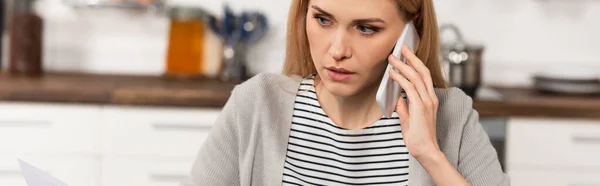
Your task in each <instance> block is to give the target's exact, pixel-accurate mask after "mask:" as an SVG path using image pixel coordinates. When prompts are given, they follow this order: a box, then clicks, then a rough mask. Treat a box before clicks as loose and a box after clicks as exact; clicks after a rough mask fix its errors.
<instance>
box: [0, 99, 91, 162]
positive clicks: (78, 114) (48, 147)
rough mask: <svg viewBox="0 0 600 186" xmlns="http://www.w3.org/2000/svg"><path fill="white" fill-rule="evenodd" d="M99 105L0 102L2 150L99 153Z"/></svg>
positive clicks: (9, 151) (8, 151)
mask: <svg viewBox="0 0 600 186" xmlns="http://www.w3.org/2000/svg"><path fill="white" fill-rule="evenodd" d="M99 111H100V107H99V106H90V105H66V104H30V103H6V102H4V103H0V113H2V114H0V147H1V148H0V153H21V154H32V153H73V154H88V155H89V154H96V153H98V150H99V144H98V142H99V140H98V136H99V133H98V129H99V123H98V119H99V118H98V116H99Z"/></svg>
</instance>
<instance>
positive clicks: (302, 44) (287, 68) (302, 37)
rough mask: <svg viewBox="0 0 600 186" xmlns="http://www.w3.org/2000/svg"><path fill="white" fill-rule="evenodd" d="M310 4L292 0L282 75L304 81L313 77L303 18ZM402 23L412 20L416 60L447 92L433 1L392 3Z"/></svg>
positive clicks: (306, 0) (405, 0)
mask: <svg viewBox="0 0 600 186" xmlns="http://www.w3.org/2000/svg"><path fill="white" fill-rule="evenodd" d="M308 1H309V0H293V1H292V5H291V7H290V13H289V17H288V25H287V48H286V56H285V64H284V67H283V73H284V74H285V75H298V76H301V77H307V76H309V75H311V74H316V73H317V70H316V69H315V66H314V64H313V61H312V57H311V54H310V48H309V45H308V38H307V36H306V14H307V11H308ZM393 1H395V2H396V3H397V7H398V10H399V11H400V12H401V13H402V14H403V15H404V18H405V19H406V20H405V21H410V20H411V19H413V18H416V19H414V23H415V27H416V28H417V31H418V32H419V36H420V38H421V43H419V47H418V48H417V53H416V55H417V57H419V59H421V61H423V63H425V66H427V68H429V71H430V72H431V78H432V80H433V84H434V86H435V87H437V88H447V86H448V84H447V83H446V81H445V80H444V77H443V75H442V69H441V66H440V56H439V55H440V53H439V50H440V44H439V32H438V25H437V20H436V16H435V10H434V7H433V2H432V0H393Z"/></svg>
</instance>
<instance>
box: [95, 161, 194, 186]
mask: <svg viewBox="0 0 600 186" xmlns="http://www.w3.org/2000/svg"><path fill="white" fill-rule="evenodd" d="M192 163H193V159H184V160H160V159H153V158H133V157H111V158H106V159H103V161H102V185H104V186H132V185H143V186H174V185H179V183H180V182H181V181H183V180H185V179H186V178H187V176H188V174H189V171H190V169H191V167H192Z"/></svg>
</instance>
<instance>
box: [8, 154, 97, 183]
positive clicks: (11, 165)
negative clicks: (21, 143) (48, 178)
mask: <svg viewBox="0 0 600 186" xmlns="http://www.w3.org/2000/svg"><path fill="white" fill-rule="evenodd" d="M17 158H19V159H22V160H23V161H25V162H27V163H29V164H31V165H33V166H35V167H37V168H39V169H41V170H42V171H45V172H47V173H49V174H50V175H52V176H54V177H56V178H57V179H58V180H61V181H63V182H64V183H66V184H67V185H73V186H76V185H86V186H88V185H89V186H99V185H98V183H99V181H100V179H99V178H100V174H99V173H100V163H99V161H98V160H97V159H95V158H93V157H81V156H48V155H44V156H42V155H36V156H16V155H6V154H3V155H1V156H0V183H1V184H0V185H10V186H27V183H26V182H25V178H24V177H23V175H22V174H21V169H20V167H19V163H18V159H17Z"/></svg>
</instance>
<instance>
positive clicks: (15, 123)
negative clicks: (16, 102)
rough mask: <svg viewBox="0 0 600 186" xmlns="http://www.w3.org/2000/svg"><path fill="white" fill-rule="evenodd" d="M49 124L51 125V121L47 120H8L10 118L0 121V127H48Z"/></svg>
mask: <svg viewBox="0 0 600 186" xmlns="http://www.w3.org/2000/svg"><path fill="white" fill-rule="evenodd" d="M51 126H52V122H49V121H10V120H3V121H0V127H18V128H23V127H32V128H50V127H51Z"/></svg>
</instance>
